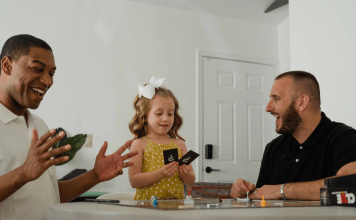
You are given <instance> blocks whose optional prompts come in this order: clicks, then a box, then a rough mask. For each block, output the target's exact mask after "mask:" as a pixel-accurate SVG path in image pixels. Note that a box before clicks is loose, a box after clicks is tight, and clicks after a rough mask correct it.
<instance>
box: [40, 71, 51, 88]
mask: <svg viewBox="0 0 356 220" xmlns="http://www.w3.org/2000/svg"><path fill="white" fill-rule="evenodd" d="M41 82H42V83H43V84H45V85H46V86H47V87H48V88H49V87H51V86H52V84H53V79H52V78H51V76H50V75H49V74H48V73H45V74H43V75H42V77H41Z"/></svg>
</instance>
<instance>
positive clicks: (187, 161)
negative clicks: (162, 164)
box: [178, 150, 199, 165]
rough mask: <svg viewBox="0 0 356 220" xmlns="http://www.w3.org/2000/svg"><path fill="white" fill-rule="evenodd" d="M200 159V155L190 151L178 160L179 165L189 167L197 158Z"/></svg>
mask: <svg viewBox="0 0 356 220" xmlns="http://www.w3.org/2000/svg"><path fill="white" fill-rule="evenodd" d="M197 157H199V154H197V153H195V152H194V151H192V150H190V151H189V152H188V153H186V154H185V155H184V156H183V157H181V158H180V159H179V160H178V163H179V165H183V164H186V165H189V164H190V163H191V162H192V161H193V160H195V158H197Z"/></svg>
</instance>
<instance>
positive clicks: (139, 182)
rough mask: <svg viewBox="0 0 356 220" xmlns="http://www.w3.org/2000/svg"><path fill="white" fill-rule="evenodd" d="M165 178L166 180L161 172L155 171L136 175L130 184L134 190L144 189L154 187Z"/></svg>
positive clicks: (131, 178)
mask: <svg viewBox="0 0 356 220" xmlns="http://www.w3.org/2000/svg"><path fill="white" fill-rule="evenodd" d="M163 178H165V175H164V173H163V172H162V171H161V170H155V171H152V172H147V173H136V174H135V175H133V176H132V177H130V184H131V186H132V188H142V187H145V186H149V185H152V184H154V183H155V182H158V181H160V180H161V179H163Z"/></svg>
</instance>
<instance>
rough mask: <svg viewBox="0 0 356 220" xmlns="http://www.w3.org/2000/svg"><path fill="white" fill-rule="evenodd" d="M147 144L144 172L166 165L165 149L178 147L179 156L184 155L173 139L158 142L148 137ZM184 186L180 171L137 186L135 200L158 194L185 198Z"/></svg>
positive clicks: (143, 158)
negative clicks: (148, 183)
mask: <svg viewBox="0 0 356 220" xmlns="http://www.w3.org/2000/svg"><path fill="white" fill-rule="evenodd" d="M145 139H146V140H147V146H146V149H145V151H144V153H143V157H142V173H147V172H152V171H155V170H158V169H160V168H162V167H163V166H164V157H163V151H164V150H169V149H174V148H177V149H178V158H181V157H182V151H181V149H180V148H179V147H178V146H177V145H176V144H175V143H174V142H173V139H172V141H171V142H170V143H169V144H167V145H164V144H157V143H154V142H152V141H150V140H148V139H147V138H145ZM183 193H184V186H183V182H182V180H181V179H180V177H179V175H178V173H177V172H176V173H175V174H174V175H173V176H171V177H165V178H163V179H161V180H160V181H158V182H156V183H154V184H152V185H149V186H145V187H142V188H136V195H135V197H134V199H135V200H150V199H151V196H156V198H157V199H183V198H184V196H183Z"/></svg>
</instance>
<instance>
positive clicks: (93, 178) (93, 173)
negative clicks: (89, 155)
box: [87, 169, 101, 184]
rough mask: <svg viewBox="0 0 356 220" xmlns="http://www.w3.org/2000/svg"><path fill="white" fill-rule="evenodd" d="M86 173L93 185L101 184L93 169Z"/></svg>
mask: <svg viewBox="0 0 356 220" xmlns="http://www.w3.org/2000/svg"><path fill="white" fill-rule="evenodd" d="M87 173H88V174H89V175H91V176H92V177H91V178H90V179H92V180H93V181H94V183H95V184H98V183H100V182H101V181H100V177H99V175H98V174H97V173H96V171H95V169H92V170H89V171H88V172H87Z"/></svg>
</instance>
